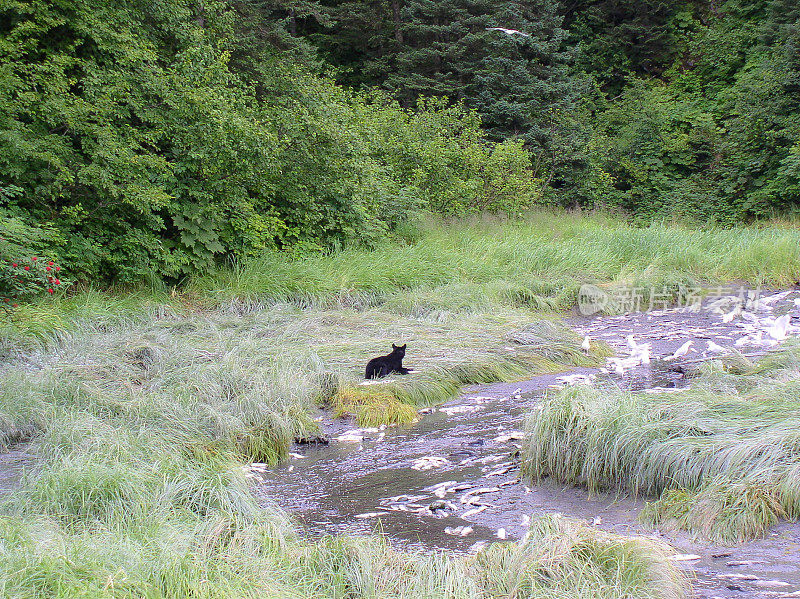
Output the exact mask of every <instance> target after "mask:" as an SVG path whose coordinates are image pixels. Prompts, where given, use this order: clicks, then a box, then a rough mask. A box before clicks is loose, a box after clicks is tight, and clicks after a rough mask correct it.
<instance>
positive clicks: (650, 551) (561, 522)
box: [473, 515, 688, 599]
mask: <svg viewBox="0 0 800 599" xmlns="http://www.w3.org/2000/svg"><path fill="white" fill-rule="evenodd" d="M668 552H669V549H668V547H666V546H665V545H663V544H660V543H656V542H653V541H652V540H649V539H641V538H628V537H621V536H618V535H614V534H610V533H605V532H603V531H599V530H597V529H592V528H589V527H587V526H585V525H582V524H579V523H577V522H574V521H571V520H568V519H566V518H562V517H560V516H557V515H551V516H544V517H541V518H539V519H537V520H534V521H532V522H531V528H530V530H529V532H528V533H527V535H526V536H525V538H524V539H523V540H522V541H520V542H519V543H515V544H502V545H501V544H496V545H493V546H492V547H491V548H489V549H488V550H486V551H483V552H481V553H479V554H478V556H477V557H476V558H475V561H474V566H473V567H474V571H475V575H476V577H477V579H478V581H479V582H480V584H481V587H482V588H483V590H484V592H485V594H486V595H487V596H488V597H498V598H500V597H504V598H505V597H507V598H510V599H522V598H542V599H544V598H545V597H548V598H549V597H565V598H566V597H576V598H583V597H587V598H588V597H597V598H601V597H602V598H604V599H605V598H612V597H620V598H622V597H626V598H639V597H641V598H649V599H654V598H663V599H677V598H679V597H684V596H685V594H686V591H687V588H688V585H687V581H686V578H685V577H684V576H683V575H682V574H681V572H680V571H679V570H678V569H677V568H675V567H674V566H672V565H671V564H670V563H669V562H668V561H667V559H666V558H667V556H668V555H669V553H668Z"/></svg>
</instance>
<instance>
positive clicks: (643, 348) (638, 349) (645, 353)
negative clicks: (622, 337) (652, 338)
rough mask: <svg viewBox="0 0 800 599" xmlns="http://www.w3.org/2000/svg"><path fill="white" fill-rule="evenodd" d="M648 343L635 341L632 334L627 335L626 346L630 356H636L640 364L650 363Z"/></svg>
mask: <svg viewBox="0 0 800 599" xmlns="http://www.w3.org/2000/svg"><path fill="white" fill-rule="evenodd" d="M650 346H651V344H650V343H636V339H634V338H633V335H628V347H629V348H630V350H631V358H636V359H637V360H638V361H639V362H641V363H642V364H649V363H650Z"/></svg>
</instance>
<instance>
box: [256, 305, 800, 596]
mask: <svg viewBox="0 0 800 599" xmlns="http://www.w3.org/2000/svg"><path fill="white" fill-rule="evenodd" d="M762 297H763V303H757V304H755V305H753V306H749V308H750V311H749V312H748V311H747V310H744V313H743V314H734V315H733V317H732V316H731V314H732V313H733V312H734V311H735V309H736V308H735V298H732V299H731V302H734V303H730V304H727V305H726V304H725V303H724V302H723V303H721V304H718V305H717V306H713V309H707V310H701V311H699V312H692V311H685V310H684V311H681V310H662V311H653V312H647V313H636V314H633V315H626V316H618V317H596V318H581V319H577V318H576V319H572V320H571V321H570V322H569V324H570V326H572V328H573V329H575V330H576V331H578V332H579V333H580V334H582V335H588V336H589V337H590V339H598V338H599V339H602V340H603V341H605V342H606V343H608V344H609V345H611V346H612V347H615V348H616V349H617V350H618V355H625V354H626V351H630V345H629V343H630V342H629V340H628V337H629V336H630V335H633V336H634V341H635V343H638V344H644V343H650V349H649V351H650V353H651V354H652V358H653V359H652V361H650V362H649V363H645V364H638V365H635V366H630V365H628V367H627V368H626V369H625V370H624V372H622V374H620V369H619V367H618V366H616V367H613V366H609V368H607V369H575V370H573V371H570V372H569V373H565V374H561V375H544V376H539V377H535V378H533V379H531V380H529V381H525V382H522V383H514V384H505V383H498V384H491V385H481V386H474V387H470V388H467V389H464V391H463V393H462V394H461V395H460V396H459V397H458V398H456V399H454V400H452V401H450V402H448V403H446V404H444V405H442V406H439V407H438V408H432V409H429V410H423V411H422V413H421V414H420V419H419V421H418V422H417V423H415V424H414V425H412V426H410V427H407V428H383V429H353V428H352V424H351V423H350V424H348V423H347V422H343V421H333V420H329V419H325V420H324V421H323V424H324V429H325V432H326V434H327V435H328V436H329V437H330V439H331V441H330V444H329V445H302V446H296V447H294V448H293V450H292V457H291V459H290V460H289V462H288V463H287V464H284V465H281V466H279V467H277V468H267V467H264V466H261V465H254V466H253V467H251V468H250V471H249V475H250V476H253V477H255V478H257V479H258V480H259V481H260V489H261V492H262V493H263V496H264V501H265V502H267V501H269V502H275V503H277V504H278V505H280V506H281V507H283V508H284V509H286V510H287V511H289V512H290V513H291V514H292V515H293V516H294V517H295V518H296V519H297V520H298V521H299V522H300V523H301V524H302V525H303V526H304V528H305V529H306V532H307V534H308V535H309V536H312V537H313V536H315V535H320V534H324V533H351V534H365V533H374V532H379V533H382V534H384V535H385V536H386V537H387V539H388V540H389V542H391V543H392V544H393V545H395V546H398V547H403V548H411V549H420V550H423V551H432V550H448V551H455V552H469V551H476V550H479V549H480V547H481V546H483V545H485V544H486V543H488V542H495V541H499V540H516V539H519V538H521V537H522V536H523V535H524V534H525V530H526V522H527V519H528V518H530V517H535V516H537V515H541V514H548V513H561V514H563V515H565V516H569V517H572V518H577V519H580V520H583V521H585V522H587V523H588V524H591V525H593V526H598V527H599V528H602V529H604V530H608V531H611V532H615V533H618V534H623V535H645V536H655V537H657V538H661V539H664V540H666V541H668V542H669V543H671V544H672V545H673V546H674V547H675V549H676V555H678V556H680V557H679V559H680V558H681V557H682V558H694V559H687V560H686V561H682V562H681V563H682V564H683V565H684V566H685V567H686V568H689V569H691V570H693V572H694V573H695V575H696V580H695V584H694V594H695V596H696V597H703V598H711V597H762V598H772V597H793V596H794V597H800V525H798V524H795V523H782V524H781V525H779V526H777V527H775V528H773V529H772V531H771V532H770V533H769V535H768V536H767V537H765V538H764V539H760V540H757V541H753V542H750V543H746V544H743V545H739V546H735V547H721V546H718V545H714V544H710V543H703V542H695V541H693V540H692V539H690V538H689V537H688V536H687V535H685V534H683V533H680V532H678V533H669V534H663V533H661V532H659V531H653V530H650V529H646V528H644V527H642V526H641V525H640V524H639V523H638V521H637V515H638V512H639V510H640V509H641V507H642V505H643V504H642V501H641V500H634V499H631V498H629V497H626V496H624V495H622V496H620V495H610V496H604V495H599V496H598V495H595V496H589V495H588V493H587V492H586V491H585V490H584V489H580V488H573V487H564V486H560V485H555V484H552V483H548V482H547V481H545V482H544V483H542V484H538V485H535V486H533V485H531V484H530V483H528V482H526V481H523V480H520V476H519V458H518V449H519V439H520V437H521V433H520V429H521V426H522V420H523V418H524V414H525V413H527V412H529V411H530V410H533V409H535V407H536V404H537V403H538V402H539V401H540V400H541V398H542V396H543V394H545V393H547V392H548V390H552V388H553V387H559V386H563V385H564V384H565V383H566V382H572V381H574V379H571V380H570V379H564V378H563V377H564V376H565V375H566V376H569V375H575V374H579V375H584V376H587V377H589V376H591V377H593V378H594V380H595V381H596V382H597V384H614V385H617V386H620V387H623V388H630V389H635V390H642V389H651V388H680V387H681V386H685V385H686V384H687V381H686V380H685V379H684V378H683V375H682V374H681V373H680V372H675V370H678V371H680V368H678V369H675V368H674V365H675V363H676V361H669V362H663V361H661V360H659V359H658V358H659V357H664V356H669V355H670V354H672V353H673V352H675V351H676V350H677V349H679V348H680V347H682V346H684V345H685V344H686V341H687V340H692V342H693V343H692V346H691V347H690V348H689V350H688V351H686V353H685V355H684V356H681V359H680V360H679V361H678V363H681V362H684V363H693V362H696V361H698V360H703V359H706V358H708V357H710V356H712V355H713V354H714V353H715V352H716V351H718V350H716V347H715V346H719V347H723V348H736V349H737V350H739V351H742V352H743V353H746V354H750V355H758V354H763V353H764V352H765V351H768V350H769V348H770V347H771V346H773V345H774V343H775V342H774V340H770V337H769V335H768V334H765V331H767V330H768V329H769V328H770V327H773V328H774V326H775V325H774V322H775V320H776V319H777V318H778V317H779V316H780V315H782V314H790V316H789V317H786V318H785V319H784V321H786V320H787V319H788V320H789V321H790V326H789V334H792V333H793V332H795V333H796V331H797V328H796V327H797V325H800V309H799V308H800V292H783V293H771V294H764V295H763V296H762ZM796 300H797V301H796ZM778 322H779V324H780V322H781V321H778ZM773 334H774V332H773ZM709 341H710V342H711V344H709ZM712 348H714V349H712ZM407 361H408V363H409V365H411V366H413V350H412V351H410V354H409V356H408V358H407ZM698 557H699V559H697V558H698Z"/></svg>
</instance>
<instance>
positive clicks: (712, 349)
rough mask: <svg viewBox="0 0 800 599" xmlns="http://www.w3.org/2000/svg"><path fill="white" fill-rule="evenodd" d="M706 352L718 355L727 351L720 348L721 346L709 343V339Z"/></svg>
mask: <svg viewBox="0 0 800 599" xmlns="http://www.w3.org/2000/svg"><path fill="white" fill-rule="evenodd" d="M707 351H709V352H711V353H713V354H719V353H722V352H724V351H727V350H726V349H725V348H724V347H722V346H721V345H717V344H716V343H714V342H713V341H711V339H709V340H708V348H707Z"/></svg>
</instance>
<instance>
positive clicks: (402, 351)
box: [392, 343, 408, 358]
mask: <svg viewBox="0 0 800 599" xmlns="http://www.w3.org/2000/svg"><path fill="white" fill-rule="evenodd" d="M406 345H408V344H407V343H404V344H403V345H395V344H394V343H392V353H393V354H394V355H396V356H400V357H401V358H402V357H403V356H405V355H406Z"/></svg>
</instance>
